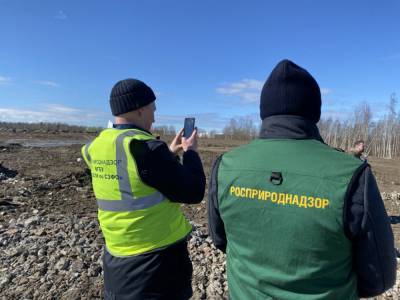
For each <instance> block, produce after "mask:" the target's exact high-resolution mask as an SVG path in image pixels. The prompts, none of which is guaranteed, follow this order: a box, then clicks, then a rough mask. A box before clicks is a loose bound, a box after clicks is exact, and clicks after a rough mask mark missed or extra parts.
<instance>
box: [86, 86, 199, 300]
mask: <svg viewBox="0 0 400 300" xmlns="http://www.w3.org/2000/svg"><path fill="white" fill-rule="evenodd" d="M155 99H156V97H155V95H154V93H153V91H152V89H151V88H150V87H148V86H147V85H146V84H145V83H143V82H142V81H140V80H136V79H126V80H121V81H119V82H118V83H116V84H115V86H114V87H113V89H112V91H111V96H110V106H111V111H112V114H113V115H114V116H115V117H116V118H115V124H114V125H113V128H109V129H105V130H103V131H102V132H101V133H100V135H99V136H98V137H97V138H96V139H94V140H93V141H92V142H91V143H88V144H86V145H85V146H84V147H83V148H82V155H83V157H84V159H85V161H86V163H87V164H88V166H89V168H90V170H91V176H92V185H93V190H94V194H95V196H96V200H97V205H98V218H99V223H100V227H101V230H102V233H103V235H104V239H105V244H106V245H105V249H104V259H103V270H104V285H105V298H106V299H189V298H190V297H191V295H192V288H191V276H192V265H191V261H190V258H189V255H188V250H187V236H188V235H189V233H190V231H191V225H190V224H189V222H188V221H187V220H186V218H185V217H184V215H183V214H182V212H181V210H180V203H187V204H196V203H199V202H201V200H202V199H203V196H204V190H205V175H204V171H203V166H202V163H201V160H200V157H199V155H198V153H197V130H195V131H194V132H193V134H192V135H191V137H190V138H187V139H185V138H184V137H183V136H182V130H181V131H180V132H179V133H178V134H177V136H176V137H175V138H174V140H173V141H172V143H171V145H170V146H169V147H168V146H167V145H166V144H165V143H164V142H162V141H160V140H158V139H156V138H155V137H154V136H153V135H152V134H151V132H150V130H151V126H152V123H153V122H154V112H155V110H156V107H155ZM180 150H183V161H182V164H181V163H180V162H179V156H177V155H178V153H179V151H180Z"/></svg>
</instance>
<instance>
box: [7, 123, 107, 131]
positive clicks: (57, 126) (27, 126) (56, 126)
mask: <svg viewBox="0 0 400 300" xmlns="http://www.w3.org/2000/svg"><path fill="white" fill-rule="evenodd" d="M101 129H102V128H100V127H86V126H79V125H69V124H65V123H48V122H39V123H23V122H0V130H2V131H10V132H42V133H56V132H100V131H101Z"/></svg>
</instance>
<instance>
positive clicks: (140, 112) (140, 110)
mask: <svg viewBox="0 0 400 300" xmlns="http://www.w3.org/2000/svg"><path fill="white" fill-rule="evenodd" d="M136 111H137V114H138V116H139V117H140V116H142V115H143V111H144V108H143V107H141V108H139V109H137V110H136Z"/></svg>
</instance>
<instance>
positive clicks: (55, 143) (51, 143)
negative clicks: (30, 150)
mask: <svg viewBox="0 0 400 300" xmlns="http://www.w3.org/2000/svg"><path fill="white" fill-rule="evenodd" d="M5 144H6V145H7V144H20V145H21V146H23V147H40V148H49V147H65V146H72V145H83V144H85V141H82V140H40V139H31V140H28V139H13V140H7V141H6V142H5Z"/></svg>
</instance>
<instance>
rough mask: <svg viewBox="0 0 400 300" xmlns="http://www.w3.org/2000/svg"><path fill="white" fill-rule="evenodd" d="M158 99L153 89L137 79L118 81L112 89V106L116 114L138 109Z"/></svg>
mask: <svg viewBox="0 0 400 300" xmlns="http://www.w3.org/2000/svg"><path fill="white" fill-rule="evenodd" d="M154 100H156V96H155V95H154V93H153V90H152V89H151V88H150V87H148V86H147V85H146V84H145V83H144V82H142V81H140V80H137V79H130V78H128V79H125V80H121V81H118V82H117V83H116V84H115V85H114V87H113V88H112V90H111V95H110V107H111V112H112V114H113V115H114V116H118V115H122V114H124V113H127V112H130V111H132V110H136V109H138V108H141V107H143V106H146V105H147V104H149V103H151V102H153V101H154Z"/></svg>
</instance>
